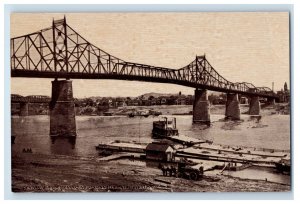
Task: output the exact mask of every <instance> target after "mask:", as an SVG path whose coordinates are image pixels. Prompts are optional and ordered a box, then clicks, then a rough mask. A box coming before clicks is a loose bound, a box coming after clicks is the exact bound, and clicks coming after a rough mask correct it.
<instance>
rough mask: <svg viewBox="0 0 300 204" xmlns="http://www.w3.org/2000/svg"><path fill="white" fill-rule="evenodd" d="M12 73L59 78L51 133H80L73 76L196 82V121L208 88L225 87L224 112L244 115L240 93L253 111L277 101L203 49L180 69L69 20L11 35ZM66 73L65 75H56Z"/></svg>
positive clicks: (205, 106)
mask: <svg viewBox="0 0 300 204" xmlns="http://www.w3.org/2000/svg"><path fill="white" fill-rule="evenodd" d="M11 76H12V77H35V78H55V80H54V81H52V97H51V101H50V135H53V136H57V135H72V136H76V125H75V111H74V99H73V90H72V82H71V81H70V80H69V79H71V78H72V79H116V80H135V81H146V82H158V83H172V84H178V85H183V86H187V87H193V88H195V101H194V106H193V122H195V123H196V122H201V123H206V124H209V123H210V112H209V102H208V96H207V90H212V91H219V92H225V93H227V103H226V112H225V116H226V118H231V119H240V109H239V102H238V95H237V94H243V95H246V96H248V97H250V98H251V102H250V109H249V113H250V114H253V115H259V111H260V104H259V97H263V98H267V99H268V100H269V101H274V99H275V98H277V96H276V95H275V93H274V92H273V91H272V90H271V89H270V88H268V87H255V86H254V85H253V84H251V83H247V82H235V83H234V82H230V81H229V80H227V79H225V78H224V77H223V76H221V75H220V74H219V73H218V72H217V71H216V70H215V69H214V67H213V66H212V65H211V64H210V63H209V62H208V60H207V59H206V57H205V55H203V56H196V58H195V60H194V61H192V62H191V63H189V64H188V65H186V66H184V67H182V68H180V69H172V68H166V67H158V66H151V65H145V64H139V63H133V62H127V61H124V60H122V59H120V58H117V57H115V56H113V55H111V54H109V53H107V52H105V51H104V50H102V49H100V48H98V47H97V46H95V45H93V44H92V43H90V42H89V41H87V40H86V39H85V38H83V37H82V36H81V35H80V34H79V33H77V32H76V31H75V30H74V29H73V28H71V27H70V26H69V25H68V24H67V23H66V19H65V18H64V19H61V20H53V22H52V26H50V27H48V28H45V29H42V30H40V31H37V32H34V33H30V34H26V35H23V36H18V37H14V38H11ZM58 78H65V79H66V80H57V79H58Z"/></svg>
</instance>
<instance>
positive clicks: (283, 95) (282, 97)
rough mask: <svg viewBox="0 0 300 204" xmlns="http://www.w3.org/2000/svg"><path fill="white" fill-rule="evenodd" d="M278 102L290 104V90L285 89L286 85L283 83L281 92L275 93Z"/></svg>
mask: <svg viewBox="0 0 300 204" xmlns="http://www.w3.org/2000/svg"><path fill="white" fill-rule="evenodd" d="M277 96H278V98H279V99H278V102H279V103H288V102H290V90H289V89H288V87H287V83H286V82H285V83H284V89H283V90H282V89H281V91H277Z"/></svg>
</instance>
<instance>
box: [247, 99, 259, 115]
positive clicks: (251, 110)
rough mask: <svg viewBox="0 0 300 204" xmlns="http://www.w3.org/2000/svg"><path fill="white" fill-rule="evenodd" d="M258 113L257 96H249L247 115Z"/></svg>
mask: <svg viewBox="0 0 300 204" xmlns="http://www.w3.org/2000/svg"><path fill="white" fill-rule="evenodd" d="M259 114H260V102H259V98H258V96H251V99H250V104H249V115H259Z"/></svg>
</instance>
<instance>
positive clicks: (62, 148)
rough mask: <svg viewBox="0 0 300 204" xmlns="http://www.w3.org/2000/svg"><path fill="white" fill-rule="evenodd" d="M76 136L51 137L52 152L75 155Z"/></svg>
mask: <svg viewBox="0 0 300 204" xmlns="http://www.w3.org/2000/svg"><path fill="white" fill-rule="evenodd" d="M75 144H76V137H51V147H50V151H51V154H59V155H75V154H76V152H77V151H76V148H75Z"/></svg>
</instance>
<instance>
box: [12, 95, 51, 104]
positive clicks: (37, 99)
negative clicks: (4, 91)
mask: <svg viewBox="0 0 300 204" xmlns="http://www.w3.org/2000/svg"><path fill="white" fill-rule="evenodd" d="M50 100H51V99H50V97H48V96H39V95H32V96H21V95H18V94H12V95H11V102H12V103H49V102H50Z"/></svg>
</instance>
